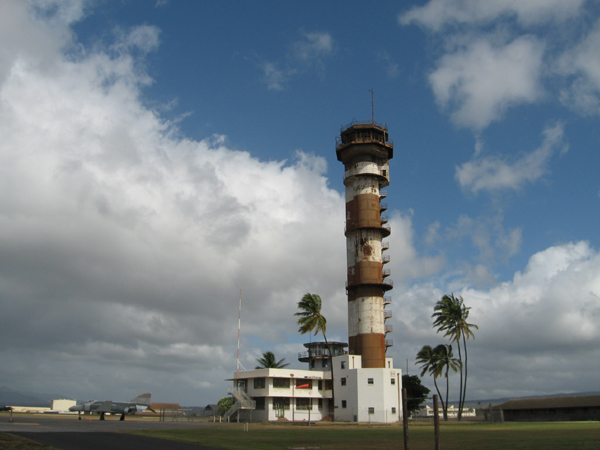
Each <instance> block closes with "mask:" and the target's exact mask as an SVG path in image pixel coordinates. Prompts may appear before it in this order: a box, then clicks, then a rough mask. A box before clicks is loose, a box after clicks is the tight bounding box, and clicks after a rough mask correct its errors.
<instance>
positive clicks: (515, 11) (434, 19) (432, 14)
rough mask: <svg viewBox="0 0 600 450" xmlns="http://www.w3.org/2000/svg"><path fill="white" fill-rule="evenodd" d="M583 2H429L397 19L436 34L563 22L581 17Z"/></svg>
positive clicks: (503, 0)
mask: <svg viewBox="0 0 600 450" xmlns="http://www.w3.org/2000/svg"><path fill="white" fill-rule="evenodd" d="M585 2H586V0H570V1H568V2H565V1H563V0H529V1H526V2H524V1H520V0H488V1H485V2H482V1H479V0H430V1H429V2H428V3H427V4H426V5H425V6H415V7H413V8H411V9H410V10H409V11H407V12H405V13H402V14H400V15H399V16H398V20H399V22H400V23H401V24H402V25H407V24H410V23H418V24H420V25H422V26H424V27H427V28H431V29H432V30H435V31H438V30H439V29H440V28H442V27H443V26H444V25H449V24H450V25H452V24H465V23H466V24H471V23H478V22H490V21H492V20H495V19H497V18H499V17H507V18H508V17H514V18H516V20H517V21H518V22H520V23H521V24H523V25H531V24H536V23H540V22H546V21H557V22H559V21H563V20H566V19H569V18H571V17H575V16H577V15H579V14H580V13H581V10H582V6H583V4H584V3H585Z"/></svg>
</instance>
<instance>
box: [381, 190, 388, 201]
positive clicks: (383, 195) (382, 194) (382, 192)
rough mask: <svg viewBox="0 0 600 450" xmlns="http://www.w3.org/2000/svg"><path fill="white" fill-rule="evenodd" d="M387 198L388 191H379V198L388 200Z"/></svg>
mask: <svg viewBox="0 0 600 450" xmlns="http://www.w3.org/2000/svg"><path fill="white" fill-rule="evenodd" d="M386 197H387V191H386V190H385V189H383V190H381V191H379V198H380V199H382V198H386Z"/></svg>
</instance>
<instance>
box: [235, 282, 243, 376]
mask: <svg viewBox="0 0 600 450" xmlns="http://www.w3.org/2000/svg"><path fill="white" fill-rule="evenodd" d="M241 330H242V290H241V289H240V306H239V308H238V343H237V344H238V345H237V364H236V370H237V372H236V375H235V377H236V378H239V376H240V366H241V367H242V369H244V366H242V365H241V363H240V334H241Z"/></svg>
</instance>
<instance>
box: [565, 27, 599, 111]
mask: <svg viewBox="0 0 600 450" xmlns="http://www.w3.org/2000/svg"><path fill="white" fill-rule="evenodd" d="M599 46H600V20H598V21H597V22H596V24H595V26H594V27H593V28H592V30H591V31H590V33H589V34H588V35H587V36H585V37H584V39H583V40H582V41H581V42H579V43H578V44H577V45H575V46H574V47H573V48H570V49H568V50H567V51H565V52H564V53H563V55H562V56H561V57H560V58H559V60H558V62H557V70H558V73H560V74H562V75H565V76H573V77H574V80H573V81H572V83H571V84H570V85H568V86H567V87H566V88H564V89H563V90H562V91H561V100H562V101H563V103H565V104H566V105H568V106H570V107H572V108H574V109H575V110H577V111H579V112H581V113H582V114H600V55H598V48H599Z"/></svg>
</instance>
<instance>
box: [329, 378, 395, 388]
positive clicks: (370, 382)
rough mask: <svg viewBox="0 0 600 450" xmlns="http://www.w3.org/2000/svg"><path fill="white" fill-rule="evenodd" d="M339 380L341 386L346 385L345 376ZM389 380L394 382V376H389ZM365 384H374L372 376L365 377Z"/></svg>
mask: <svg viewBox="0 0 600 450" xmlns="http://www.w3.org/2000/svg"><path fill="white" fill-rule="evenodd" d="M340 382H341V383H342V386H346V378H345V377H344V378H340ZM390 382H391V384H396V379H395V378H390ZM367 384H370V385H373V384H375V381H374V380H373V378H367Z"/></svg>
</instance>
